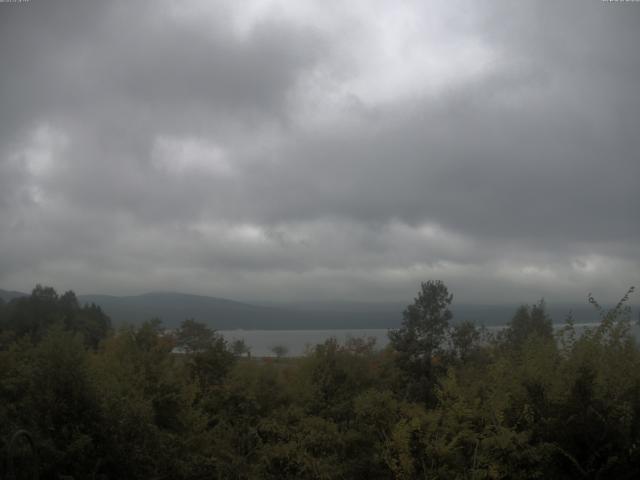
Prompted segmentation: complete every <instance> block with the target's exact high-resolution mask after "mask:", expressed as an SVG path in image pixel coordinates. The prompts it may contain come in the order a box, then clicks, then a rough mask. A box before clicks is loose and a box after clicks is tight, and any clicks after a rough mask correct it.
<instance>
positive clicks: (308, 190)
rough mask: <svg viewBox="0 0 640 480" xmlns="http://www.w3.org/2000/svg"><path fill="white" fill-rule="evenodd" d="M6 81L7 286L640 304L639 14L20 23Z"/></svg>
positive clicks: (1, 188)
mask: <svg viewBox="0 0 640 480" xmlns="http://www.w3.org/2000/svg"><path fill="white" fill-rule="evenodd" d="M0 72H1V73H0V288H4V289H20V290H30V289H31V288H32V287H33V285H34V284H35V283H37V282H39V283H44V284H49V285H53V286H54V287H55V288H57V289H58V290H65V289H69V288H71V289H74V290H75V291H76V292H79V293H110V294H137V293H142V292H146V291H151V290H171V291H182V292H189V293H199V294H206V295H213V296H220V297H228V298H235V299H243V300H249V299H255V300H276V301H277V300H302V299H305V300H310V299H315V300H324V299H345V300H361V301H371V300H375V301H397V300H405V299H408V300H410V299H411V298H412V297H413V296H414V295H415V293H416V291H417V290H418V288H419V283H420V281H423V280H427V279H442V280H444V281H445V282H446V283H447V284H448V285H449V287H450V289H451V290H452V291H453V293H454V295H455V297H456V300H457V301H459V302H481V303H505V302H508V303H511V302H520V301H525V302H533V301H535V300H537V299H538V298H540V297H542V296H544V297H546V298H547V299H549V300H551V301H564V300H566V301H579V300H583V299H585V298H586V295H587V293H588V292H593V293H594V294H595V295H596V296H597V297H598V298H600V299H602V300H603V301H610V300H614V299H617V298H619V297H620V296H621V295H622V294H623V293H624V292H625V290H626V288H627V287H628V286H629V285H632V284H640V242H639V238H640V3H607V2H602V1H599V0H581V1H566V0H564V1H557V2H547V1H537V2H525V1H518V2H515V1H513V0H508V1H507V0H505V1H478V0H469V1H458V0H443V1H429V2H425V1H422V0H417V1H415V2H411V1H372V0H368V1H351V0H350V1H344V0H336V1H327V0H321V1H317V2H313V1H301V0H295V1H284V0H283V1H277V0H276V1H262V0H257V1H241V2H239V1H234V0H230V1H227V2H224V1H220V2H211V1H186V2H175V1H154V2H142V1H136V0H128V1H109V2H106V1H55V2H53V1H46V2H45V1H44V0H40V1H39V0H31V1H29V2H28V3H0ZM638 286H640V285H638ZM635 300H636V301H637V299H635Z"/></svg>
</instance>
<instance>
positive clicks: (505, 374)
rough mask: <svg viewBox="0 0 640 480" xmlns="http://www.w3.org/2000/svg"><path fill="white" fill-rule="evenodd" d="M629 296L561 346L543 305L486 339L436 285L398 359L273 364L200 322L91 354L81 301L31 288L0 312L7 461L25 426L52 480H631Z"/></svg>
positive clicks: (636, 412)
mask: <svg viewBox="0 0 640 480" xmlns="http://www.w3.org/2000/svg"><path fill="white" fill-rule="evenodd" d="M631 293H632V290H630V291H629V292H627V295H625V296H624V297H623V298H622V299H621V301H620V302H619V303H618V305H616V306H615V307H614V308H613V309H611V310H608V311H605V310H604V309H603V308H602V307H600V305H599V304H598V303H597V301H596V300H595V299H594V298H593V297H592V296H590V297H589V299H590V302H591V303H592V304H593V305H594V307H595V308H597V309H598V311H599V312H600V314H601V321H600V323H599V324H598V325H597V326H595V327H593V328H588V329H586V330H584V329H579V328H578V327H576V325H575V323H574V321H573V319H572V318H568V321H567V324H566V326H565V327H564V328H563V329H561V330H560V331H559V333H558V334H557V335H556V337H555V338H554V337H553V335H552V330H551V329H550V323H549V318H548V316H547V314H546V311H545V308H544V304H543V303H539V304H537V305H534V306H533V307H522V308H520V309H519V310H518V311H517V312H516V314H515V316H514V318H513V320H512V322H511V323H510V325H509V327H508V328H507V329H506V330H505V332H504V333H503V334H502V335H501V336H498V338H497V339H495V340H494V341H488V340H487V339H486V338H484V337H483V333H482V332H481V331H480V330H478V329H477V328H476V327H475V326H474V325H473V324H468V323H461V324H457V325H453V326H450V325H449V321H450V320H451V314H450V312H449V305H450V303H451V298H452V297H451V295H450V294H449V293H448V291H447V289H446V287H445V286H444V284H442V283H441V282H428V283H426V284H423V285H422V290H421V292H420V294H419V295H418V298H416V300H415V302H414V304H413V305H411V306H410V307H408V308H407V310H406V311H405V322H404V323H403V326H402V328H401V329H400V330H399V331H397V332H395V333H393V334H392V343H391V345H390V347H389V348H387V349H384V350H378V349H376V347H375V342H374V341H373V340H371V339H357V338H356V339H350V340H348V341H346V342H344V343H340V342H338V341H337V340H336V339H330V340H328V341H326V342H324V343H323V344H320V345H317V346H315V347H314V348H311V349H310V350H309V351H308V353H307V354H306V355H305V356H304V357H301V358H286V359H282V360H281V361H276V362H274V361H270V360H271V359H259V358H244V357H241V355H243V354H242V353H241V351H246V350H244V349H241V348H239V347H238V348H233V347H229V345H227V343H226V342H225V341H224V339H223V338H222V337H221V336H220V335H219V334H217V333H216V332H214V331H213V330H211V329H209V328H208V327H206V326H205V325H203V324H198V323H197V322H195V321H193V320H187V321H185V322H184V323H183V324H182V326H181V328H180V329H179V330H178V331H177V332H175V333H174V334H171V333H169V332H167V331H165V330H164V329H163V327H162V324H161V322H160V321H159V320H157V319H155V320H150V321H148V322H145V323H144V324H142V325H139V326H137V327H123V328H121V329H119V330H117V331H115V332H111V331H109V332H108V333H107V334H106V335H103V334H102V333H100V328H98V329H97V331H98V335H96V336H95V338H94V339H93V340H90V341H87V339H88V338H89V335H88V332H90V329H89V328H88V325H90V323H91V322H89V321H88V320H87V319H86V317H84V316H83V314H82V311H83V308H85V307H79V306H78V305H77V301H76V300H75V295H73V294H72V292H68V293H66V294H64V295H62V296H61V297H58V296H57V294H55V291H53V290H52V289H47V288H43V287H37V288H36V289H35V290H34V294H33V295H32V296H31V297H28V298H27V299H23V300H21V301H19V302H17V301H12V302H9V303H8V304H4V305H0V322H1V324H0V325H1V328H0V339H2V343H0V453H2V451H4V449H5V448H6V442H7V439H8V438H9V436H10V435H11V434H12V432H14V431H16V430H17V429H20V428H26V429H28V430H29V431H30V432H31V433H32V434H33V436H34V438H35V440H36V444H37V446H38V450H39V455H40V458H41V465H40V470H41V474H42V478H59V476H63V475H71V476H73V477H74V478H77V479H81V478H99V477H100V476H102V478H113V479H118V478H132V479H135V478H145V479H161V478H171V479H185V480H186V479H203V480H204V479H209V478H220V479H255V478H260V479H346V478H366V479H372V480H382V479H415V478H426V479H438V478H462V479H512V478H514V479H540V478H552V479H556V478H557V479H563V478H592V479H596V478H616V479H618V478H622V479H624V478H629V479H630V478H637V477H638V476H639V475H640V348H639V347H638V344H637V342H636V340H635V338H634V337H633V336H632V334H631V326H632V322H631V316H630V310H629V309H628V308H627V307H626V302H627V300H628V298H629V296H630V294H631ZM88 308H89V309H91V308H92V307H88ZM96 309H97V307H96ZM87 314H88V315H91V312H88V313H87ZM93 315H95V317H93V318H94V319H98V318H99V317H100V316H101V315H104V314H102V313H101V312H100V315H98V314H97V313H95V312H94V313H93ZM18 319H23V320H24V321H25V322H26V323H25V324H24V325H21V324H20V323H19V321H18ZM16 322H17V323H16ZM98 323H99V322H98ZM176 347H177V348H176ZM420 382H424V383H422V384H421V383H420ZM407 385H409V386H410V387H411V388H415V387H416V386H418V387H425V389H424V390H419V389H418V390H410V389H407ZM425 393H428V396H427V395H425ZM425 399H427V400H428V401H425ZM0 476H3V478H4V475H3V472H2V471H1V470H0Z"/></svg>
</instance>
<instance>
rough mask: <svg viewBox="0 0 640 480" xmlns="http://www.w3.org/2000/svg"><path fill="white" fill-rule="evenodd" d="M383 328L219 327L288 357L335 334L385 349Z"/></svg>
mask: <svg viewBox="0 0 640 480" xmlns="http://www.w3.org/2000/svg"><path fill="white" fill-rule="evenodd" d="M596 325H597V323H579V324H576V325H575V327H576V330H577V332H578V333H579V332H580V331H582V330H584V329H585V328H588V327H594V326H596ZM562 327H564V324H562V323H557V324H554V328H556V329H558V328H562ZM502 328H504V326H492V327H487V330H489V331H490V332H491V331H498V330H500V329H502ZM388 332H389V330H388V329H386V328H372V329H352V330H349V329H344V330H336V329H333V330H219V331H218V333H220V334H222V335H223V336H224V338H225V339H226V340H227V341H229V342H232V341H234V340H244V341H245V343H246V344H247V345H248V346H249V348H251V355H254V356H257V357H271V356H275V355H274V353H273V352H272V351H271V349H272V348H273V347H275V346H276V345H279V346H284V347H285V348H286V349H287V356H289V357H298V356H301V355H304V353H305V351H306V349H307V348H308V347H309V346H311V347H313V346H314V345H317V344H319V343H323V342H324V341H325V340H327V339H329V338H331V337H335V338H336V339H337V340H338V341H339V342H341V343H344V341H345V340H347V339H348V338H363V337H373V338H375V339H376V347H377V348H384V347H385V346H386V345H387V344H388V343H389V338H388V336H387V333H388ZM633 332H634V334H635V335H636V337H637V338H640V330H639V329H638V327H637V326H635V325H634V327H633Z"/></svg>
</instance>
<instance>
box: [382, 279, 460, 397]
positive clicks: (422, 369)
mask: <svg viewBox="0 0 640 480" xmlns="http://www.w3.org/2000/svg"><path fill="white" fill-rule="evenodd" d="M452 300H453V295H451V294H450V293H449V290H448V289H447V287H446V285H445V284H444V283H443V282H442V281H440V280H430V281H428V282H423V283H422V284H421V289H420V292H418V296H417V297H416V298H415V300H414V302H413V304H411V305H409V306H408V307H407V308H406V310H405V311H404V312H403V321H402V327H401V328H400V329H398V330H394V331H390V332H389V340H390V341H391V346H392V348H393V350H394V351H395V352H396V361H397V364H398V367H399V368H400V370H401V371H402V372H403V373H404V375H405V376H404V378H403V382H402V383H404V385H405V386H406V395H407V398H409V399H412V400H421V401H425V402H427V403H433V401H434V400H435V397H434V387H435V385H436V380H437V375H438V373H440V372H439V371H440V367H439V363H440V361H441V359H442V356H443V353H444V344H445V340H446V338H447V334H448V332H449V328H450V326H449V321H450V320H451V318H452V317H453V315H452V313H451V311H450V310H449V306H450V305H451V301H452Z"/></svg>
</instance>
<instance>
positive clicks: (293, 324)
mask: <svg viewBox="0 0 640 480" xmlns="http://www.w3.org/2000/svg"><path fill="white" fill-rule="evenodd" d="M78 299H79V300H80V301H81V302H82V303H91V302H93V303H95V304H97V305H100V306H101V307H102V308H103V309H104V311H105V312H106V313H107V314H108V315H109V316H110V317H111V318H112V320H113V321H114V323H116V324H118V323H124V322H129V323H139V322H142V321H144V320H148V319H150V318H153V317H158V318H160V319H161V320H162V321H163V323H164V324H165V325H167V326H170V327H173V326H177V325H178V324H179V323H180V322H181V321H182V320H184V319H185V318H194V319H196V320H198V321H200V322H204V323H207V324H208V325H210V326H212V327H213V328H216V329H218V330H232V329H245V330H247V329H265V330H284V329H336V328H389V327H395V326H397V325H399V324H400V317H401V315H400V313H396V314H390V313H389V312H387V311H358V312H353V311H335V310H332V311H326V310H318V309H311V308H299V307H295V306H289V305H285V304H282V305H278V306H275V305H274V306H271V305H252V304H247V303H242V302H236V301H233V300H227V299H222V298H215V297H206V296H201V295H189V294H182V293H147V294H144V295H136V296H130V297H114V296H109V295H80V296H78Z"/></svg>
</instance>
